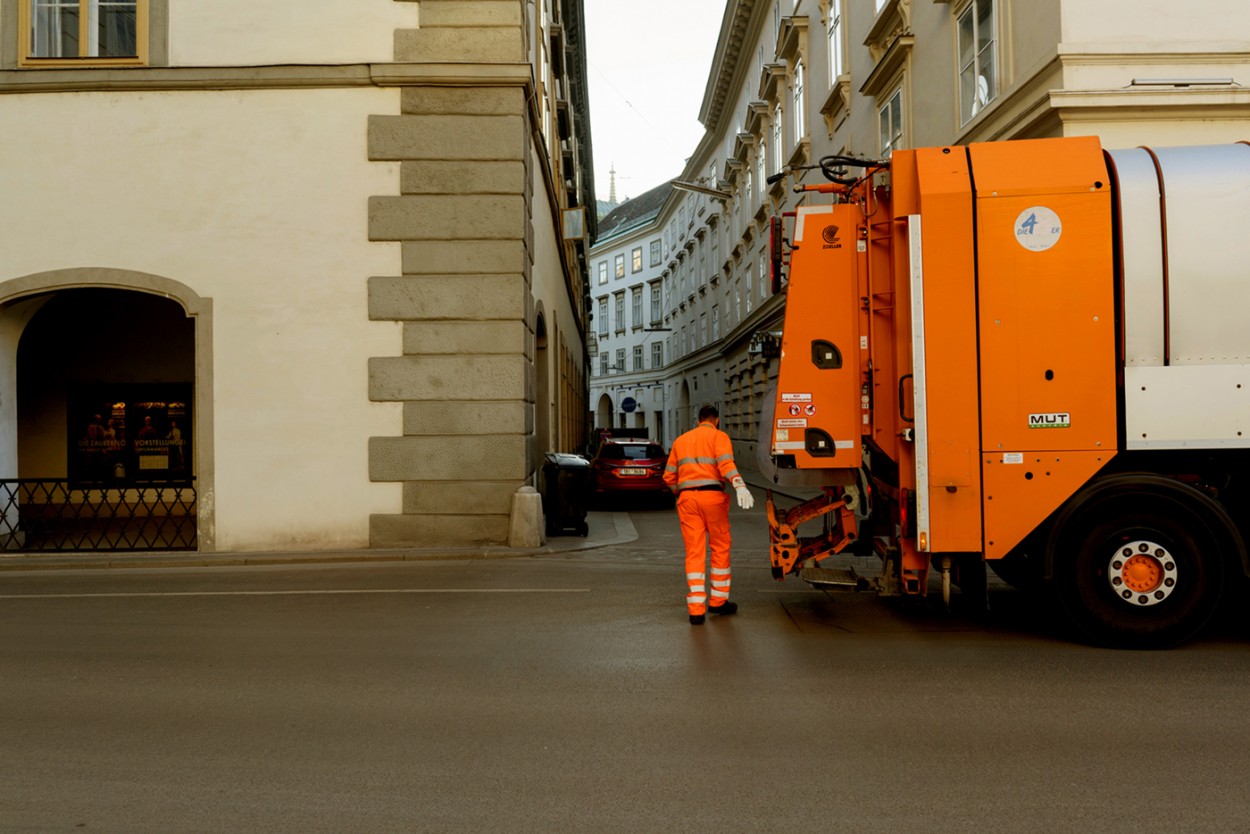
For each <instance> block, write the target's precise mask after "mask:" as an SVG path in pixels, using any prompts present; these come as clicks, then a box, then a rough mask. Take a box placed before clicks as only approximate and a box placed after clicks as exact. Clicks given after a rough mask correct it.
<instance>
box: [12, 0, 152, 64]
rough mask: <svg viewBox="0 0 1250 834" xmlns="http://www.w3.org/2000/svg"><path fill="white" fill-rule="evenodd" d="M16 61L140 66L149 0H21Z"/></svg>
mask: <svg viewBox="0 0 1250 834" xmlns="http://www.w3.org/2000/svg"><path fill="white" fill-rule="evenodd" d="M18 30H19V31H20V32H21V43H20V45H19V49H20V50H21V53H20V63H23V64H34V63H37V62H48V61H74V62H89V63H92V64H98V65H115V64H123V65H124V64H145V63H147V60H148V0H20V3H19V5H18Z"/></svg>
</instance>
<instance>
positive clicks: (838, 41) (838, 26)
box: [826, 0, 846, 87]
mask: <svg viewBox="0 0 1250 834" xmlns="http://www.w3.org/2000/svg"><path fill="white" fill-rule="evenodd" d="M826 34H827V45H828V48H829V86H830V87H833V86H836V85H837V83H838V78H839V77H840V76H841V75H842V73H843V72H844V71H845V60H846V56H845V55H844V54H843V49H842V0H829V26H828V30H827V33H826Z"/></svg>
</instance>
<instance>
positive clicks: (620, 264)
mask: <svg viewBox="0 0 1250 834" xmlns="http://www.w3.org/2000/svg"><path fill="white" fill-rule="evenodd" d="M612 265H613V266H614V267H615V270H614V271H615V273H616V277H617V278H624V277H625V253H624V252H621V253H619V254H617V256H616V257H615V258H614V259H613V264H612Z"/></svg>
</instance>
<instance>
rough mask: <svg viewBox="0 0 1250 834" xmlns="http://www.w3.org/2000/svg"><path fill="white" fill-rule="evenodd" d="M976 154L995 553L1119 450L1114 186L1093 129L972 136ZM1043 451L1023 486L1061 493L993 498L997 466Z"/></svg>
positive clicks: (989, 524)
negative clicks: (1041, 463) (1070, 134)
mask: <svg viewBox="0 0 1250 834" xmlns="http://www.w3.org/2000/svg"><path fill="white" fill-rule="evenodd" d="M969 156H970V158H971V160H972V172H973V177H974V180H975V183H976V188H977V250H976V251H977V267H978V290H979V299H980V334H981V344H980V365H981V430H982V452H983V460H991V459H995V460H1000V461H1007V462H1008V463H1007V465H1006V466H1003V467H1001V468H1000V469H995V468H994V467H992V466H986V467H985V473H986V475H985V477H986V501H985V535H986V542H987V548H986V556H987V558H995V556H1002V555H1005V553H1006V552H1007V550H1009V549H1010V548H1011V547H1012V546H1014V545H1015V544H1017V543H1018V542H1019V539H1018V538H1017V539H1016V540H1015V541H1012V540H1011V539H1012V535H1009V534H1008V532H1007V531H1017V532H1019V534H1020V537H1023V535H1025V534H1027V533H1028V531H1030V530H1032V529H1033V528H1034V527H1036V526H1037V525H1038V524H1040V523H1041V522H1042V521H1043V520H1045V518H1046V516H1047V515H1049V514H1050V512H1051V511H1052V510H1053V509H1054V508H1055V506H1057V505H1058V502H1061V501H1062V500H1063V499H1065V498H1066V497H1068V496H1069V495H1071V494H1072V493H1073V492H1074V491H1075V490H1076V489H1077V488H1079V487H1080V485H1081V484H1082V483H1083V482H1084V481H1085V480H1087V479H1088V478H1089V477H1090V476H1092V475H1093V474H1094V473H1095V472H1096V471H1097V468H1098V467H1097V466H1095V467H1093V468H1092V469H1091V465H1092V464H1091V461H1097V462H1099V463H1098V465H1099V466H1101V465H1102V464H1103V463H1105V462H1106V461H1107V460H1109V459H1110V458H1111V456H1112V455H1113V454H1114V451H1115V448H1116V440H1117V430H1116V417H1117V412H1116V409H1117V403H1116V352H1115V308H1114V304H1115V299H1114V290H1113V288H1114V283H1115V282H1114V262H1113V252H1112V228H1111V223H1112V217H1111V202H1110V201H1111V195H1110V189H1109V187H1108V176H1107V170H1106V164H1105V162H1104V160H1103V155H1102V150H1101V148H1100V147H1099V145H1098V142H1097V140H1096V139H1089V140H1068V139H1061V140H1035V141H1024V142H1011V143H996V144H984V145H972V146H970V147H969ZM1039 453H1047V454H1045V455H1041V454H1039ZM1038 457H1041V458H1044V459H1046V460H1048V461H1050V462H1049V463H1048V465H1047V467H1046V471H1047V475H1046V477H1045V478H1043V479H1041V480H1040V481H1038V483H1036V484H1035V483H1028V484H1026V485H1025V486H1024V487H1023V488H1024V489H1025V491H1026V492H1030V493H1031V492H1038V491H1042V492H1044V490H1039V486H1038V485H1039V484H1041V483H1045V484H1048V485H1062V488H1061V489H1060V487H1059V486H1056V487H1055V488H1056V489H1059V490H1060V492H1062V494H1057V496H1056V503H1053V504H1051V503H1049V502H1046V501H1034V500H1015V498H1014V497H1011V496H1009V500H1007V501H1004V500H1002V498H1001V497H999V498H994V499H993V500H991V487H992V486H998V488H999V490H1000V492H1001V490H1002V486H1001V484H999V483H998V480H997V479H998V477H999V476H998V475H997V474H995V475H993V476H992V477H993V478H994V479H995V480H994V482H993V483H992V482H991V474H990V473H991V472H994V473H997V472H999V471H1001V470H1007V469H1010V467H1012V466H1015V465H1017V464H1018V463H1019V462H1021V461H1029V460H1033V459H1035V458H1038ZM1051 459H1053V460H1051ZM1008 480H1010V478H1009V479H1008ZM1034 480H1037V478H1036V477H1035V478H1034ZM1004 483H1005V482H1004ZM991 540H993V541H994V542H995V544H994V545H993V547H990V546H989V544H988V543H989V541H991ZM991 554H994V555H991Z"/></svg>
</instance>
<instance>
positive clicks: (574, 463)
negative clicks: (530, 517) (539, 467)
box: [542, 452, 590, 536]
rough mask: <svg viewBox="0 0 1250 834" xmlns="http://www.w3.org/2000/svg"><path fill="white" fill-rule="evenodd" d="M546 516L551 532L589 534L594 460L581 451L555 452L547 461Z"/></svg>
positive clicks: (553, 533)
mask: <svg viewBox="0 0 1250 834" xmlns="http://www.w3.org/2000/svg"><path fill="white" fill-rule="evenodd" d="M543 485H544V486H543V491H542V495H543V516H544V517H545V518H546V519H547V535H548V536H560V535H565V534H566V533H573V534H575V535H578V536H585V535H587V534H588V533H589V532H590V527H589V526H588V525H587V524H586V502H587V499H588V497H589V495H590V461H588V460H586V458H584V457H582V456H581V455H570V454H565V453H561V452H552V453H550V454H548V455H547V459H546V462H545V463H544V464H543Z"/></svg>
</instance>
